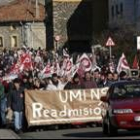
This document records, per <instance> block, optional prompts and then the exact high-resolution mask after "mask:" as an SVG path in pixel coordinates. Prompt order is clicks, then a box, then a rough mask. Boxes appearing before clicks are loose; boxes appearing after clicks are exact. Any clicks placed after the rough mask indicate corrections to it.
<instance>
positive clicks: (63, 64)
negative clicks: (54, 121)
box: [0, 48, 128, 133]
mask: <svg viewBox="0 0 140 140" xmlns="http://www.w3.org/2000/svg"><path fill="white" fill-rule="evenodd" d="M0 60H2V61H1V63H0V71H1V73H0V75H1V77H3V78H2V81H6V82H7V85H8V86H5V88H6V89H7V91H6V92H7V94H8V95H7V96H5V91H4V86H3V85H2V84H0V117H1V120H2V121H1V125H2V127H3V126H4V125H5V124H6V119H5V118H6V112H8V110H10V109H12V111H13V113H14V128H15V131H16V132H17V133H19V132H20V130H21V129H22V127H23V126H22V122H23V121H22V119H23V115H24V114H23V113H24V111H25V110H24V90H51V91H52V90H54V91H57V90H75V89H95V88H103V87H108V86H110V85H111V84H112V83H113V82H115V81H118V80H126V79H127V78H128V75H127V74H126V73H125V72H124V71H121V70H120V69H118V71H117V73H116V72H115V71H111V70H112V69H111V70H110V68H109V67H108V64H107V63H109V62H108V61H105V60H104V61H103V60H102V65H103V66H101V68H92V62H91V61H92V60H90V59H89V56H88V54H85V53H84V55H81V56H80V55H79V54H78V55H77V60H76V62H75V63H74V62H73V58H71V56H70V55H69V54H65V55H64V54H63V56H59V57H58V54H55V53H54V52H53V53H52V52H47V51H44V50H41V49H40V48H39V49H38V50H34V49H29V48H28V49H27V48H24V49H18V50H16V51H8V50H4V53H3V54H2V55H0ZM120 60H121V59H120ZM98 61H100V59H99V60H98ZM6 63H7V64H6ZM121 63H122V62H119V64H121ZM105 64H106V65H105ZM97 65H98V63H97ZM120 67H121V65H120V66H119V68H120ZM5 77H6V78H5ZM15 77H16V79H15ZM17 78H18V79H17ZM6 97H8V110H7V106H6V103H7V101H6Z"/></svg>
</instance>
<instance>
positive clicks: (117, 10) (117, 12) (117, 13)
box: [116, 5, 119, 16]
mask: <svg viewBox="0 0 140 140" xmlns="http://www.w3.org/2000/svg"><path fill="white" fill-rule="evenodd" d="M116 15H117V16H118V15H119V7H118V5H116Z"/></svg>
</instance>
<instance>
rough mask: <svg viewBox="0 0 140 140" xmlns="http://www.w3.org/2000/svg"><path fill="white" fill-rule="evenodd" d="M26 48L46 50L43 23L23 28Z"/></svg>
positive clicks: (30, 24)
mask: <svg viewBox="0 0 140 140" xmlns="http://www.w3.org/2000/svg"><path fill="white" fill-rule="evenodd" d="M24 28H25V41H26V46H28V47H31V48H34V49H38V48H39V47H41V48H43V49H46V27H45V23H27V24H26V25H25V26H24Z"/></svg>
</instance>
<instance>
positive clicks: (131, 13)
mask: <svg viewBox="0 0 140 140" xmlns="http://www.w3.org/2000/svg"><path fill="white" fill-rule="evenodd" d="M139 25H140V0H109V26H110V27H113V28H114V27H122V26H124V27H126V26H132V27H134V28H135V29H136V30H140V26H139Z"/></svg>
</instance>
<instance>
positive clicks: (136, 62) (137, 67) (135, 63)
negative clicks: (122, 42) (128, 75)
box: [132, 56, 139, 69]
mask: <svg viewBox="0 0 140 140" xmlns="http://www.w3.org/2000/svg"><path fill="white" fill-rule="evenodd" d="M132 68H133V69H139V63H138V59H137V56H135V59H134V62H133V67H132Z"/></svg>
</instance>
